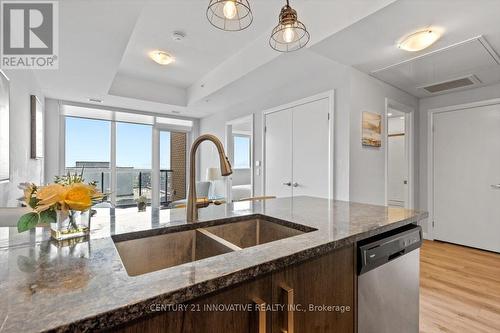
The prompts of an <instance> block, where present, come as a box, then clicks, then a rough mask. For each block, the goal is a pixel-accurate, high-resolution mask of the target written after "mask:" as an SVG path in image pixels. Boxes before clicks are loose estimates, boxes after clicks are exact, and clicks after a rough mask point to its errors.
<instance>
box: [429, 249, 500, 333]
mask: <svg viewBox="0 0 500 333" xmlns="http://www.w3.org/2000/svg"><path fill="white" fill-rule="evenodd" d="M420 257H421V259H420V332H421V333H434V332H453V333H461V332H464V333H472V332H474V333H475V332H478V333H479V332H485V333H493V332H500V254H495V253H492V252H487V251H481V250H477V249H472V248H468V247H464V246H459V245H453V244H448V243H442V242H437V241H435V242H433V241H424V245H423V246H422V249H421V252H420Z"/></svg>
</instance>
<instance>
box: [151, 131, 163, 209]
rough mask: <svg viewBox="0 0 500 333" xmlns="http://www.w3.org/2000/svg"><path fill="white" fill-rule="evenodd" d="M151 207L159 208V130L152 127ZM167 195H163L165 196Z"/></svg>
mask: <svg viewBox="0 0 500 333" xmlns="http://www.w3.org/2000/svg"><path fill="white" fill-rule="evenodd" d="M151 132H152V133H151V150H152V152H151V207H152V208H153V209H156V208H159V207H160V201H161V200H160V188H161V185H160V169H161V166H160V154H161V152H160V129H158V128H157V127H154V126H153V130H152V131H151ZM166 190H167V189H165V191H166ZM166 195H167V194H166V193H165V196H166Z"/></svg>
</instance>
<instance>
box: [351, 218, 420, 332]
mask: <svg viewBox="0 0 500 333" xmlns="http://www.w3.org/2000/svg"><path fill="white" fill-rule="evenodd" d="M421 245H422V228H421V227H419V226H415V225H409V226H405V227H402V228H398V229H396V230H393V231H391V232H387V233H384V234H381V235H378V236H375V237H372V238H369V239H366V240H363V241H361V242H359V243H358V332H359V333H418V330H419V326H418V320H419V275H420V274H419V273H420V269H419V266H420V249H419V248H420V246H421Z"/></svg>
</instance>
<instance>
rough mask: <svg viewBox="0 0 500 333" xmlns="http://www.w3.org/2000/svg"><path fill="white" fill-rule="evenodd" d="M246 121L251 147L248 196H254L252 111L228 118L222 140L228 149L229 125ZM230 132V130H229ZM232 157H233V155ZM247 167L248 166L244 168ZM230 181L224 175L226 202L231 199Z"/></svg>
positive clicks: (253, 119) (253, 120) (253, 121)
mask: <svg viewBox="0 0 500 333" xmlns="http://www.w3.org/2000/svg"><path fill="white" fill-rule="evenodd" d="M247 122H250V144H251V148H250V168H249V169H250V183H251V185H252V186H251V193H250V196H252V197H253V196H254V193H255V183H254V182H255V177H254V164H255V161H254V156H255V125H254V123H255V115H254V114H253V113H252V114H249V115H247V116H244V117H240V118H236V119H232V120H228V121H226V125H225V128H224V131H225V142H224V145H225V147H226V149H228V147H229V126H232V125H236V124H242V123H247ZM231 132H232V130H231ZM226 155H227V152H226ZM233 158H234V157H233ZM246 169H248V168H246ZM231 192H232V181H231V179H230V178H229V177H226V200H227V202H231V201H232V193H231Z"/></svg>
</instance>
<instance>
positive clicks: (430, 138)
mask: <svg viewBox="0 0 500 333" xmlns="http://www.w3.org/2000/svg"><path fill="white" fill-rule="evenodd" d="M497 104H500V98H494V99H488V100H484V101H479V102H472V103H465V104H456V105H451V106H445V107H440V108H434V109H429V110H428V111H427V170H428V172H427V210H428V211H429V219H428V226H429V228H428V231H427V235H428V236H429V239H431V240H433V239H434V227H433V226H432V222H433V221H434V130H433V129H434V115H435V114H436V113H442V112H453V111H458V110H465V109H472V108H476V107H481V106H488V105H497Z"/></svg>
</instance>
